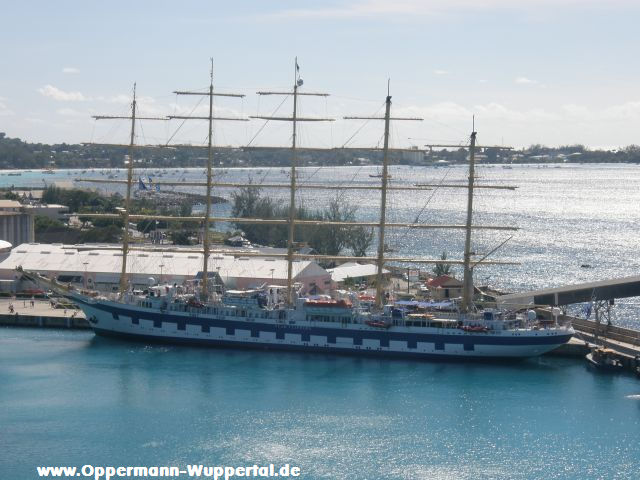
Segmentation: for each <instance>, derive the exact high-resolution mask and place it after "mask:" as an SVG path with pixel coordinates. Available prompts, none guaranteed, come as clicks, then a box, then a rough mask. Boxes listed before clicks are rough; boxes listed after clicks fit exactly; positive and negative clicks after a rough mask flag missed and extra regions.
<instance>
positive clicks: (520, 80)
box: [515, 77, 538, 85]
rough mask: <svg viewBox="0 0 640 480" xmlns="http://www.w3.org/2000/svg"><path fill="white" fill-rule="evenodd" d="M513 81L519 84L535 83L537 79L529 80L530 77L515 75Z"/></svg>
mask: <svg viewBox="0 0 640 480" xmlns="http://www.w3.org/2000/svg"><path fill="white" fill-rule="evenodd" d="M515 82H516V83H517V84H519V85H535V84H537V83H538V81H537V80H531V79H530V78H527V77H517V78H516V79H515Z"/></svg>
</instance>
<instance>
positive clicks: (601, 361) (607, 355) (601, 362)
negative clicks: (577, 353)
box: [586, 347, 623, 372]
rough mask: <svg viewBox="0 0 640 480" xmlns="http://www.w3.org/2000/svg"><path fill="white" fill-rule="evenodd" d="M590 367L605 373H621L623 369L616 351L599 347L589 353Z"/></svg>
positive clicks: (587, 357)
mask: <svg viewBox="0 0 640 480" xmlns="http://www.w3.org/2000/svg"><path fill="white" fill-rule="evenodd" d="M586 359H587V362H589V365H590V366H592V367H594V368H596V369H598V370H602V371H603V372H619V371H620V370H622V369H623V365H622V362H621V361H620V360H619V359H618V358H616V352H615V350H611V349H610V348H604V347H597V348H594V349H593V350H591V352H589V353H587V356H586Z"/></svg>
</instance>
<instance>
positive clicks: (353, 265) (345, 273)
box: [327, 262, 389, 282]
mask: <svg viewBox="0 0 640 480" xmlns="http://www.w3.org/2000/svg"><path fill="white" fill-rule="evenodd" d="M327 271H328V272H329V273H330V274H331V279H332V280H333V281H334V282H342V281H344V280H345V279H347V278H362V277H372V276H374V275H376V274H377V273H378V267H377V266H376V265H372V264H370V263H366V264H360V263H357V262H349V263H344V264H342V265H340V266H338V267H336V268H328V269H327ZM382 273H384V274H387V273H389V270H385V269H383V270H382Z"/></svg>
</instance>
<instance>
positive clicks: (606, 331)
mask: <svg viewBox="0 0 640 480" xmlns="http://www.w3.org/2000/svg"><path fill="white" fill-rule="evenodd" d="M638 296H640V276H633V277H626V278H615V279H610V280H601V281H598V282H589V283H582V284H576V285H566V286H563V287H557V288H549V289H545V290H534V291H530V292H522V293H516V294H509V295H501V296H499V297H497V303H498V305H500V306H503V307H511V308H535V309H536V311H537V312H538V314H539V315H543V316H544V317H546V318H552V317H553V311H552V309H553V307H565V306H567V305H570V304H576V303H589V304H590V305H591V306H592V311H593V313H594V318H595V320H589V319H588V318H578V317H574V316H568V315H566V314H562V315H560V316H558V320H560V321H570V322H571V324H572V325H573V328H574V329H575V331H576V334H575V336H574V338H573V339H572V342H573V341H576V340H577V342H578V343H582V344H583V345H585V348H587V350H588V348H589V347H588V345H592V346H595V345H600V346H604V347H607V348H610V349H611V350H614V351H615V352H616V356H617V358H618V360H620V362H622V364H623V365H624V367H625V369H627V370H631V371H634V369H635V367H636V360H635V358H636V357H637V356H640V331H638V330H632V329H630V328H624V327H619V326H616V325H612V323H611V310H612V309H613V308H614V307H615V301H616V299H620V298H629V297H638ZM589 313H592V312H591V311H590V312H589ZM590 316H591V315H590V314H589V315H587V317H590ZM565 347H566V349H567V351H569V350H570V349H571V347H570V344H567V345H566V346H565ZM563 348H564V347H561V349H563ZM576 348H577V347H576ZM585 353H586V352H585Z"/></svg>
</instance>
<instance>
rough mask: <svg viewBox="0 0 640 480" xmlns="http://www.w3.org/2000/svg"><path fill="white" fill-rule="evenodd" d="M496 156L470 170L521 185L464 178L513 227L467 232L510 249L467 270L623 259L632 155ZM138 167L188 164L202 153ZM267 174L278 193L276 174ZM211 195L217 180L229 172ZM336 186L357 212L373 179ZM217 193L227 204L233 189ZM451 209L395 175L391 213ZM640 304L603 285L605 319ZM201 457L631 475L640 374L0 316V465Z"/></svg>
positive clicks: (513, 278)
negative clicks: (255, 342)
mask: <svg viewBox="0 0 640 480" xmlns="http://www.w3.org/2000/svg"><path fill="white" fill-rule="evenodd" d="M510 167H511V168H504V166H502V165H480V166H479V167H478V171H477V176H478V179H477V182H478V184H479V185H483V184H484V185H504V186H506V185H511V186H515V187H517V188H516V190H515V191H505V190H489V189H479V190H478V195H477V196H476V197H475V203H474V213H475V217H474V221H475V223H476V224H478V225H509V226H514V227H518V229H519V230H517V231H514V232H505V231H484V230H481V231H478V232H477V233H476V234H474V250H475V252H476V253H477V254H478V255H479V256H483V255H486V254H488V253H490V252H491V251H492V250H493V249H495V248H496V247H498V246H499V245H500V244H501V243H503V242H505V240H507V239H508V241H507V242H506V243H505V244H504V245H503V246H502V247H501V248H499V249H498V250H497V251H496V252H495V253H493V254H491V255H489V257H488V259H495V260H500V261H506V262H513V263H515V265H501V266H497V265H496V266H486V267H477V272H476V283H481V284H488V285H491V286H493V287H495V288H500V289H503V290H505V291H511V292H517V291H525V290H529V289H537V288H547V287H555V286H562V285H566V284H571V283H580V282H587V281H595V280H604V279H610V278H618V277H625V276H631V275H637V274H638V271H639V262H640V256H639V255H638V251H637V248H638V245H639V244H640V228H639V225H638V218H639V214H640V211H639V208H640V166H639V165H623V164H620V165H594V164H590V165H580V164H560V165H513V166H510ZM377 173H379V171H378V169H377V167H340V168H336V167H331V168H324V167H305V168H302V169H300V170H299V178H298V180H299V182H300V183H301V184H302V185H303V186H304V184H305V183H309V184H315V183H332V184H342V185H348V184H350V183H373V182H375V181H379V179H378V180H376V179H375V178H372V177H370V175H376V174H377ZM89 175H90V176H92V177H94V178H108V176H109V175H112V176H114V178H115V175H118V178H120V179H122V178H124V173H123V171H122V170H120V171H116V170H111V171H110V172H107V171H103V170H94V171H91V170H87V171H85V172H84V173H83V172H82V171H79V170H78V171H75V170H74V171H65V170H60V171H57V172H56V173H55V174H53V175H45V174H42V172H37V171H34V172H23V173H22V175H20V176H10V177H9V176H7V175H6V173H5V174H4V175H0V186H1V185H4V186H9V185H12V184H13V185H14V186H16V187H20V186H22V187H25V186H29V187H40V186H43V185H45V184H51V183H54V182H70V183H71V184H75V185H80V186H89V185H91V186H93V187H96V185H95V184H89V183H84V182H77V181H74V179H76V178H88V176H89ZM137 175H140V176H142V177H143V179H144V181H147V177H148V176H149V175H151V176H152V178H153V180H154V181H156V180H157V181H160V180H166V181H176V180H181V179H182V178H185V179H202V169H167V170H166V171H163V170H157V169H154V170H146V171H145V170H141V171H139V172H137ZM216 175H217V178H218V179H219V180H220V181H242V180H248V179H251V180H252V181H253V182H254V183H257V184H260V183H276V182H281V181H282V182H285V181H287V178H288V177H287V170H286V169H280V168H245V169H219V170H217V173H216ZM391 175H392V184H396V185H405V186H409V185H414V184H418V183H429V184H436V185H438V184H439V185H445V184H464V182H465V181H466V175H467V172H466V170H465V169H464V168H463V167H459V166H454V167H437V168H436V167H410V166H395V167H393V168H392V171H391ZM100 188H102V189H105V188H106V189H107V190H108V191H110V192H113V191H117V190H118V189H121V186H118V185H111V186H105V185H101V186H100ZM167 189H169V187H167ZM171 189H175V190H178V191H179V190H180V187H171ZM190 190H191V191H193V190H194V189H190ZM263 192H264V194H265V195H266V194H268V195H270V196H271V197H272V198H274V199H275V200H276V201H281V202H286V201H287V192H286V191H273V190H266V189H265V190H264V191H263ZM215 194H216V195H220V196H223V197H225V198H229V199H231V192H230V191H227V190H223V189H220V190H219V191H217V192H216V193H215ZM334 195H335V193H333V192H327V191H320V190H313V189H304V188H302V189H300V191H299V192H298V202H299V203H301V204H304V205H306V206H309V207H310V208H319V209H321V208H324V207H325V206H326V205H327V204H328V203H329V202H330V201H331V200H332V199H333V198H334ZM339 199H340V201H342V202H343V203H344V204H345V205H352V206H357V209H358V210H357V217H358V218H360V219H370V220H375V219H376V216H377V215H378V209H379V192H377V191H364V192H363V191H345V192H343V193H341V197H340V198H339ZM215 208H216V211H215V212H214V214H215V215H228V214H229V213H230V204H229V203H227V204H217V205H216V206H215ZM465 209H466V190H465V189H463V188H455V189H454V188H444V187H439V188H433V189H432V190H428V191H420V192H415V191H411V192H406V191H394V192H393V193H391V194H390V197H389V216H388V220H389V221H397V222H405V221H406V222H414V221H416V222H420V223H430V224H461V223H464V219H465ZM195 210H197V206H196V208H195ZM219 228H225V225H219ZM509 237H511V238H510V239H509ZM387 243H388V245H389V247H390V248H392V249H394V250H395V252H394V254H397V255H408V254H411V255H418V256H424V257H434V256H437V255H440V254H441V253H442V252H443V251H446V252H447V255H448V257H449V258H452V259H456V258H460V256H461V253H462V247H463V231H462V230H446V231H439V230H422V229H410V230H408V229H399V228H398V229H391V230H390V232H389V234H388V240H387ZM374 248H375V246H373V247H372V249H374ZM415 267H416V268H418V267H419V268H430V267H428V266H424V265H419V264H416V265H415ZM638 303H639V302H638V299H637V298H631V299H620V300H619V301H617V302H616V306H615V307H614V311H615V313H614V322H615V323H617V324H620V325H626V326H630V327H633V328H640V315H639V314H638V312H639V311H640V308H639V305H638ZM198 464H202V465H207V466H214V465H224V466H234V467H235V466H250V465H254V464H255V465H269V464H274V465H276V467H278V466H281V465H285V464H289V465H290V466H297V467H299V468H300V471H301V476H300V477H299V478H303V479H343V478H345V479H346V478H349V479H436V480H438V479H446V480H449V479H456V480H457V479H463V480H465V479H470V480H471V479H474V480H475V479H637V478H640V476H639V474H638V472H640V380H638V379H637V378H635V377H633V376H631V375H628V374H619V375H608V374H601V373H598V372H594V371H592V370H590V369H589V368H588V367H587V366H586V364H585V362H584V360H582V359H579V358H559V357H549V356H545V357H541V358H534V359H528V360H524V361H520V362H504V363H477V362H467V363H448V362H441V363H436V362H422V361H404V360H388V359H385V360H380V359H372V358H359V357H349V356H332V355H323V354H305V353H289V352H286V353H283V352H267V351H246V350H233V349H204V348H191V347H178V346H161V345H146V344H143V343H132V342H125V341H119V340H112V339H104V338H98V337H95V336H94V335H93V334H92V333H91V332H86V331H65V330H37V329H18V328H0V478H7V479H12V480H13V479H16V480H22V479H35V478H39V477H38V474H37V470H36V467H38V466H76V467H78V468H80V467H82V466H83V465H93V466H116V467H117V466H177V467H179V468H181V469H186V468H187V465H198ZM180 478H188V477H187V476H186V475H181V476H180Z"/></svg>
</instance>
